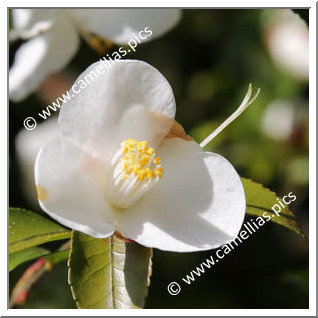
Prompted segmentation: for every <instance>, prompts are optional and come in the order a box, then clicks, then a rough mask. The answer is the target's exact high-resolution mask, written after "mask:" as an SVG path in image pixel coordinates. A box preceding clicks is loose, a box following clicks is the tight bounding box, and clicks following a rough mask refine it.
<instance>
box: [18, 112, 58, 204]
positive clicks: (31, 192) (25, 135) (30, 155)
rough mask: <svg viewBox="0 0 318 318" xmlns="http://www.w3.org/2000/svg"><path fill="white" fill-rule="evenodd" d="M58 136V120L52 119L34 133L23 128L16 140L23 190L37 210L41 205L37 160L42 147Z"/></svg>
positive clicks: (42, 124)
mask: <svg viewBox="0 0 318 318" xmlns="http://www.w3.org/2000/svg"><path fill="white" fill-rule="evenodd" d="M56 135H57V118H50V119H47V120H46V121H44V122H42V123H41V124H38V125H37V126H36V129H34V130H32V131H29V130H26V129H25V128H22V129H21V131H19V133H18V135H17V137H16V140H15V148H16V154H17V160H18V163H19V167H20V170H21V173H22V176H23V180H22V190H23V193H24V194H25V196H26V197H27V199H29V201H30V203H31V204H32V205H33V206H35V207H37V208H38V207H39V203H38V200H37V194H36V189H35V184H34V162H35V158H36V156H37V153H38V152H39V150H40V149H41V147H42V146H43V145H44V144H45V143H47V141H48V140H49V139H50V138H53V137H55V136H56Z"/></svg>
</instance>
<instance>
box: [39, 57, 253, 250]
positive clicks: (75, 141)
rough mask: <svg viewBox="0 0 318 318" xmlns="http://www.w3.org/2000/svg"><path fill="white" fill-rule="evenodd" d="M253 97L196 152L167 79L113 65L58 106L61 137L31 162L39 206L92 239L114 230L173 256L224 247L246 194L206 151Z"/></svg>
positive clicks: (149, 70)
mask: <svg viewBox="0 0 318 318" xmlns="http://www.w3.org/2000/svg"><path fill="white" fill-rule="evenodd" d="M98 63H100V62H97V63H94V64H92V65H91V66H90V67H89V68H88V69H87V70H86V71H85V72H84V73H82V74H81V75H80V76H79V78H78V79H77V81H79V80H81V79H83V78H84V77H85V76H86V75H87V74H89V73H90V72H91V71H92V70H93V69H95V68H96V67H97V65H98ZM251 93H252V90H251V86H250V87H249V90H248V93H247V95H246V96H245V98H244V100H243V102H242V104H241V106H240V107H239V108H238V110H237V111H236V112H235V113H234V114H233V115H232V116H231V117H230V118H228V119H227V120H226V121H225V122H224V123H223V124H222V125H221V126H220V127H219V128H218V129H217V130H216V131H215V132H213V133H212V134H211V135H210V136H209V137H208V138H207V139H206V140H204V141H203V142H202V143H201V145H199V144H197V143H196V142H195V141H194V140H193V139H192V138H191V137H189V136H187V135H186V134H185V132H184V130H183V128H182V127H181V125H179V124H178V123H176V122H175V121H174V116H175V111H176V106H175V99H174V96H173V92H172V89H171V87H170V85H169V83H168V82H167V80H166V79H165V78H164V76H163V75H162V74H161V73H160V72H159V71H158V70H156V69H155V68H153V67H152V66H150V65H149V64H147V63H145V62H141V61H137V60H124V61H118V62H117V63H115V64H114V65H113V66H112V67H111V68H110V69H109V70H107V71H106V72H105V73H104V74H102V75H101V76H100V77H98V78H97V79H95V81H94V83H93V84H92V85H90V86H89V87H87V88H86V89H85V90H83V91H82V92H81V93H80V94H78V95H76V96H75V97H74V99H72V100H71V101H68V102H67V104H65V105H63V106H62V108H61V111H60V114H59V121H58V129H59V136H58V137H57V138H55V139H54V140H52V141H51V142H49V143H48V144H46V145H45V146H43V147H42V149H41V150H40V151H39V154H38V156H37V159H36V163H35V182H36V186H37V190H38V198H39V202H40V205H41V207H42V208H43V210H44V211H46V212H47V214H49V215H50V216H51V217H52V218H54V219H55V220H57V221H58V222H60V223H62V224H64V225H65V226H68V227H70V228H72V229H75V230H78V231H81V232H84V233H86V234H89V235H91V236H94V237H96V238H105V237H109V236H110V235H112V234H113V233H114V232H115V231H117V232H119V233H120V234H121V235H122V236H124V237H126V238H128V239H131V240H134V241H136V242H138V243H140V244H142V245H144V246H147V247H154V248H159V249H162V250H167V251H177V252H191V251H199V250H207V249H211V248H216V247H218V246H221V245H223V244H224V243H226V242H228V241H230V240H231V239H233V238H234V237H235V236H236V235H237V234H238V232H239V229H240V227H241V225H242V222H243V218H244V214H245V209H246V202H245V194H244V189H243V186H242V183H241V181H240V177H239V176H238V174H237V173H236V171H235V169H234V168H233V167H232V165H231V164H230V163H229V162H228V161H227V160H226V159H224V158H223V157H221V156H220V155H218V154H215V153H211V152H205V151H203V149H202V147H203V146H204V145H206V144H207V143H208V142H209V141H210V140H211V139H212V138H213V137H215V136H216V135H217V134H218V133H219V132H220V131H221V130H222V129H223V128H224V127H225V126H226V125H227V124H229V123H230V122H231V121H232V120H233V119H234V118H235V117H237V116H238V115H239V114H240V113H241V112H242V111H243V110H244V109H245V108H246V107H247V106H248V105H250V104H251V103H252V102H253V101H254V100H255V98H256V96H257V95H256V96H255V97H254V98H252V99H250V98H251Z"/></svg>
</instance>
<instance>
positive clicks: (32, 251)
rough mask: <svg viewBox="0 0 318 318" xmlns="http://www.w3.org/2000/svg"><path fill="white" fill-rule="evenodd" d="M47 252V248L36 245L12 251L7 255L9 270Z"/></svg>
mask: <svg viewBox="0 0 318 318" xmlns="http://www.w3.org/2000/svg"><path fill="white" fill-rule="evenodd" d="M49 253H50V251H49V250H47V249H45V248H42V247H38V246H33V247H30V248H27V249H25V250H21V251H18V252H15V253H12V254H10V255H9V272H11V271H12V270H14V269H15V268H16V267H17V266H19V265H21V264H23V263H24V262H27V261H31V260H32V259H35V258H38V257H41V256H43V255H46V254H49Z"/></svg>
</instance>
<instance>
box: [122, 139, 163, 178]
mask: <svg viewBox="0 0 318 318" xmlns="http://www.w3.org/2000/svg"><path fill="white" fill-rule="evenodd" d="M121 147H122V153H123V154H124V156H123V157H122V158H121V160H122V169H123V172H125V176H124V180H127V179H128V176H129V175H131V174H133V175H134V176H137V177H138V180H145V179H146V178H147V179H148V180H150V179H152V178H155V177H159V178H161V177H162V174H163V169H162V167H161V166H160V164H161V159H160V158H159V157H155V155H156V152H155V150H154V149H153V148H151V147H149V144H148V141H137V140H134V139H132V138H129V139H128V140H125V141H124V142H122V143H121Z"/></svg>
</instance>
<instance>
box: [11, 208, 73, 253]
mask: <svg viewBox="0 0 318 318" xmlns="http://www.w3.org/2000/svg"><path fill="white" fill-rule="evenodd" d="M70 236H71V232H70V230H68V229H66V228H65V227H63V226H62V225H60V224H58V223H56V222H55V221H53V220H50V219H48V218H46V217H44V216H41V215H39V214H38V213H35V212H31V211H27V210H23V209H18V208H9V254H11V253H15V252H17V251H20V250H23V249H26V248H29V247H32V246H36V245H40V244H43V243H46V242H50V241H56V240H62V239H66V238H69V237H70Z"/></svg>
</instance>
